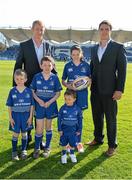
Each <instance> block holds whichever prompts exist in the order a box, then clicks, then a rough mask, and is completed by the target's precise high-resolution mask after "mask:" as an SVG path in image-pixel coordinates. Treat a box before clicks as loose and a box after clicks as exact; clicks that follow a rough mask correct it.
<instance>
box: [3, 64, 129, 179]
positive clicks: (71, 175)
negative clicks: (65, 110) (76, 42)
mask: <svg viewBox="0 0 132 180" xmlns="http://www.w3.org/2000/svg"><path fill="white" fill-rule="evenodd" d="M13 66H14V61H0V179H2V178H3V179H9V178H11V179H131V178H132V64H128V69H127V81H126V89H125V93H124V95H123V97H122V100H121V101H119V103H118V104H119V111H118V144H119V146H118V149H117V154H116V155H115V156H113V157H111V158H107V157H106V156H105V155H104V153H103V152H104V151H105V150H106V149H107V138H106V131H105V139H104V141H105V143H104V144H103V145H102V146H100V147H96V148H92V149H89V148H88V147H87V146H85V152H84V153H83V154H78V153H76V154H77V159H78V163H77V164H72V163H71V162H70V159H69V160H68V163H67V164H66V165H61V163H60V148H59V146H58V142H59V136H58V133H57V126H56V124H57V123H56V119H55V120H54V123H53V127H54V128H53V140H52V153H51V156H50V157H49V158H47V159H44V158H43V157H40V158H39V159H37V160H34V159H33V158H32V152H33V147H34V143H33V142H32V143H31V144H30V146H29V150H28V159H26V160H25V161H22V160H20V161H19V162H12V161H11V133H10V132H9V131H8V113H7V107H6V106H5V101H6V98H7V94H8V91H9V89H10V88H11V85H12V70H13ZM63 66H64V63H63V62H58V63H57V70H58V72H59V77H61V74H62V70H63ZM58 104H59V107H60V106H61V105H62V104H63V92H62V94H61V97H60V98H59V100H58ZM83 127H84V128H83V139H82V141H83V142H86V141H88V140H90V139H93V123H92V116H91V107H90V103H89V109H88V110H86V111H85V112H84V123H83ZM104 129H105V128H104ZM32 134H34V130H33V133H32ZM19 145H20V141H19Z"/></svg>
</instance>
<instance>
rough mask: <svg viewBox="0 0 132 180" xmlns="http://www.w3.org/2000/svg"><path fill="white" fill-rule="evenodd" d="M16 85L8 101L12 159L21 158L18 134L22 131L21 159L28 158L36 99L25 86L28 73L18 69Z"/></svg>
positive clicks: (15, 78)
mask: <svg viewBox="0 0 132 180" xmlns="http://www.w3.org/2000/svg"><path fill="white" fill-rule="evenodd" d="M14 80H15V83H16V86H15V87H13V88H12V89H11V90H10V92H9V96H8V99H7V102H6V105H7V106H8V109H9V121H10V128H9V129H10V130H11V131H13V136H12V160H19V157H18V153H17V143H18V136H19V134H20V132H21V133H22V153H21V159H26V158H27V151H26V148H27V140H28V139H27V130H28V129H29V128H31V127H32V117H33V106H34V99H33V95H32V91H31V90H30V89H29V88H27V87H25V85H24V84H25V82H26V81H27V74H26V72H25V71H24V70H21V69H17V70H16V71H15V73H14Z"/></svg>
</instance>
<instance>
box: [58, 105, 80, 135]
mask: <svg viewBox="0 0 132 180" xmlns="http://www.w3.org/2000/svg"><path fill="white" fill-rule="evenodd" d="M58 131H63V132H64V133H65V134H66V133H67V134H69V133H75V132H81V131H82V111H81V109H80V108H79V107H78V106H77V105H76V104H74V105H73V106H67V105H66V104H64V105H63V106H62V107H61V109H60V111H59V114H58Z"/></svg>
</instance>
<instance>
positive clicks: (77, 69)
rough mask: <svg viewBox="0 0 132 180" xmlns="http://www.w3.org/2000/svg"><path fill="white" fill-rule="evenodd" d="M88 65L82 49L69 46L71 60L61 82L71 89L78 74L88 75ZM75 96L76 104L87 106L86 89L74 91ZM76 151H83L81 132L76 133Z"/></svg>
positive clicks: (83, 107)
mask: <svg viewBox="0 0 132 180" xmlns="http://www.w3.org/2000/svg"><path fill="white" fill-rule="evenodd" d="M90 75H91V74H90V66H89V64H88V63H87V62H86V61H84V60H83V53H82V49H81V48H80V47H79V46H78V45H75V46H73V47H72V48H71V61H70V62H68V63H67V64H66V65H65V67H64V70H63V75H62V84H63V85H64V86H65V87H67V88H68V89H73V90H74V88H73V86H72V82H73V81H74V80H75V79H77V78H78V77H80V76H88V77H90ZM76 93H77V98H76V104H77V105H78V106H79V107H80V108H81V109H82V110H84V109H87V108H88V89H87V88H85V89H83V90H78V91H76ZM77 148H78V152H84V148H83V145H82V143H81V134H80V135H78V146H77Z"/></svg>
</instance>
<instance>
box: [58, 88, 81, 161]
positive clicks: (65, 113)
mask: <svg viewBox="0 0 132 180" xmlns="http://www.w3.org/2000/svg"><path fill="white" fill-rule="evenodd" d="M64 98H65V104H64V105H63V106H62V107H61V109H60V111H59V114H58V131H59V133H60V145H61V146H62V147H63V150H62V156H61V162H62V164H66V163H67V149H66V148H67V145H68V144H69V145H70V147H71V148H70V158H71V161H72V162H73V163H76V162H77V159H76V156H75V154H74V148H75V147H76V146H77V137H78V136H79V135H80V134H81V131H82V111H81V108H80V107H78V106H77V104H76V103H75V101H76V92H75V91H73V90H71V89H67V90H66V92H65V93H64Z"/></svg>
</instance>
